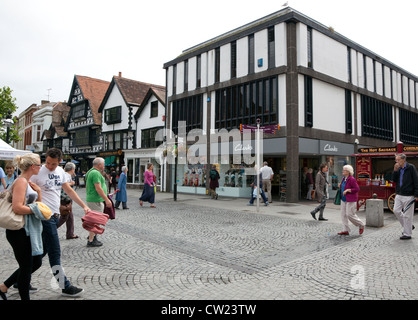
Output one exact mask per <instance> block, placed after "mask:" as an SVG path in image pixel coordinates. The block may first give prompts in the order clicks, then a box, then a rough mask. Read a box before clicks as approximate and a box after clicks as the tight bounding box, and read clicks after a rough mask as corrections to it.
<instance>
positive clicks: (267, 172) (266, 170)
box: [260, 161, 274, 203]
mask: <svg viewBox="0 0 418 320" xmlns="http://www.w3.org/2000/svg"><path fill="white" fill-rule="evenodd" d="M260 172H261V177H262V182H263V190H264V192H267V193H268V194H267V197H268V201H269V203H272V202H273V201H272V197H271V181H272V180H273V176H274V172H273V169H272V168H270V167H269V164H268V162H267V161H264V166H263V167H262V168H261V169H260Z"/></svg>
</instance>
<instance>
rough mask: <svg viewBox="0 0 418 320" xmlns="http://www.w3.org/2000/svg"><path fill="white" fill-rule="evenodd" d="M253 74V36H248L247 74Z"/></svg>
mask: <svg viewBox="0 0 418 320" xmlns="http://www.w3.org/2000/svg"><path fill="white" fill-rule="evenodd" d="M254 72H255V47H254V34H250V35H249V36H248V74H253V73H254Z"/></svg>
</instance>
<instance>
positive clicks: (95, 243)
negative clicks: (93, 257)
mask: <svg viewBox="0 0 418 320" xmlns="http://www.w3.org/2000/svg"><path fill="white" fill-rule="evenodd" d="M102 245H103V243H102V242H100V241H99V240H97V238H96V237H94V238H93V241H91V242H90V241H87V247H101V246H102Z"/></svg>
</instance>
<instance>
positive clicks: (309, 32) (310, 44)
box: [307, 27, 313, 69]
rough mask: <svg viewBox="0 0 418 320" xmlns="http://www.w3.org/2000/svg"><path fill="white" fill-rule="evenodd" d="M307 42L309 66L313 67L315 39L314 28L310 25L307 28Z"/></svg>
mask: <svg viewBox="0 0 418 320" xmlns="http://www.w3.org/2000/svg"><path fill="white" fill-rule="evenodd" d="M307 43H308V50H307V51H308V68H311V69H313V39H312V28H311V27H308V30H307Z"/></svg>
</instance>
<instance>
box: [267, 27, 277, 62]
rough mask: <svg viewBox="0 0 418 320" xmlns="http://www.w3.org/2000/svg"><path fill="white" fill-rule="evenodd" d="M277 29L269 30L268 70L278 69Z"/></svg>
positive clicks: (271, 28) (270, 28)
mask: <svg viewBox="0 0 418 320" xmlns="http://www.w3.org/2000/svg"><path fill="white" fill-rule="evenodd" d="M274 30H275V27H274V26H273V27H269V28H268V30H267V42H268V46H267V50H268V68H269V69H273V68H275V67H276V36H275V31H274Z"/></svg>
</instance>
